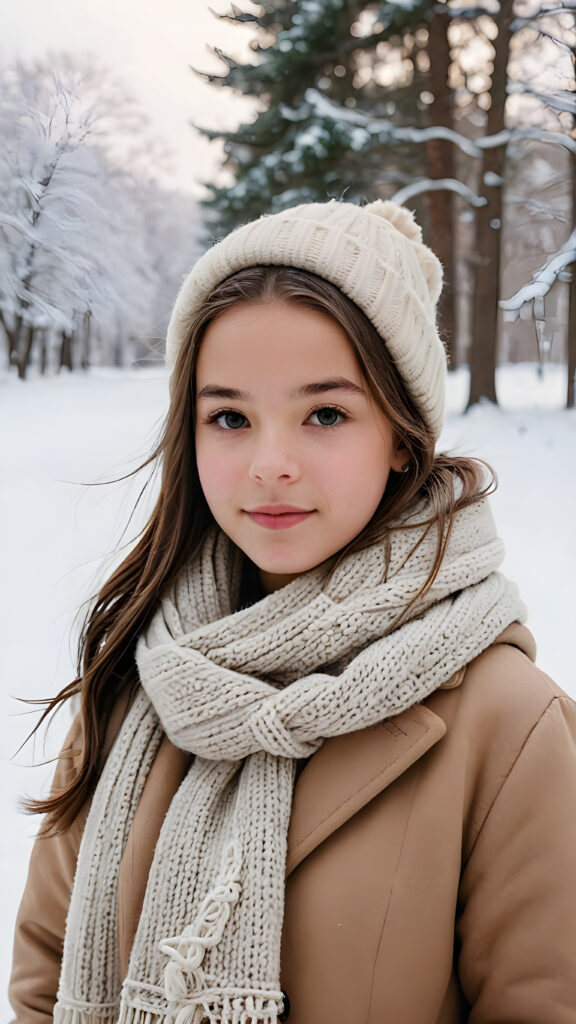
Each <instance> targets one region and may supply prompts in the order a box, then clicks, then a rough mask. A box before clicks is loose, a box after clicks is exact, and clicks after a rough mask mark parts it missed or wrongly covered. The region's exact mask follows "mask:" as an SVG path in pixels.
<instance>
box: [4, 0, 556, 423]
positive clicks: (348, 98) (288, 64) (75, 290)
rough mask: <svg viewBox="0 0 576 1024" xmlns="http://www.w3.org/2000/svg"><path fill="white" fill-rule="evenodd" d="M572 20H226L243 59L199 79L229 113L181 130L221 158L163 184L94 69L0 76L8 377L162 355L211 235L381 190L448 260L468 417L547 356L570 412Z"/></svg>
mask: <svg viewBox="0 0 576 1024" xmlns="http://www.w3.org/2000/svg"><path fill="white" fill-rule="evenodd" d="M202 6H204V5H202ZM575 13H576V3H575V0H563V2H561V3H558V4H554V3H550V2H545V3H542V2H538V0H500V2H498V0H487V2H485V3H484V4H480V5H478V4H474V3H472V0H462V2H456V0H450V2H439V3H429V2H422V0H388V2H385V3H365V2H358V0H300V2H295V0H267V2H266V3H263V4H262V5H255V4H253V3H251V2H246V3H241V4H233V5H232V6H231V7H229V8H224V7H221V9H220V14H219V15H218V16H215V22H216V21H219V22H220V23H223V22H225V23H226V24H227V25H228V26H234V27H235V28H236V29H237V30H238V46H237V48H235V49H234V51H233V52H232V51H230V52H224V51H223V50H222V49H219V48H218V47H213V48H212V59H213V61H214V60H215V65H214V64H213V65H212V66H213V67H214V66H215V68H216V69H215V70H212V71H208V72H205V73H204V74H202V69H201V68H200V69H198V74H199V75H200V77H201V78H202V79H203V81H204V83H205V84H208V85H209V86H211V88H212V90H214V91H217V90H219V91H221V92H225V93H227V94H228V95H231V96H234V97H238V96H240V97H242V98H243V100H244V106H243V107H242V114H243V115H244V116H243V117H240V118H239V121H240V123H235V124H234V126H233V127H232V128H231V129H229V130H224V129H223V128H222V127H220V126H217V127H211V126H209V125H208V124H206V123H205V122H204V123H201V121H200V119H199V120H198V121H197V123H196V124H195V126H194V129H193V128H192V126H191V127H190V132H191V133H192V131H193V130H195V132H196V136H197V137H199V136H204V137H205V138H206V139H209V140H212V141H213V142H214V143H215V144H216V147H217V148H216V154H217V156H216V164H217V166H216V170H215V173H214V174H211V176H210V180H209V181H206V180H204V181H199V180H198V178H194V175H193V174H191V175H190V178H191V181H190V185H191V186H192V191H181V190H176V189H174V188H171V189H168V188H166V187H165V184H163V182H162V174H161V171H162V166H163V163H164V162H165V157H164V154H163V152H162V145H161V143H160V142H159V141H158V140H156V139H154V138H153V137H152V135H151V133H150V131H149V129H148V128H147V126H146V122H145V117H144V115H143V112H142V111H141V110H140V109H139V107H138V105H137V104H136V103H135V102H134V101H133V100H132V99H130V98H129V96H128V95H127V94H126V92H125V91H124V89H123V87H122V86H121V85H120V84H119V83H118V82H117V81H116V79H115V78H114V77H113V76H112V75H111V74H110V73H109V72H107V71H106V70H105V69H104V68H102V66H101V65H99V63H98V62H97V61H94V60H92V59H88V58H86V59H84V60H80V59H78V57H77V56H71V55H70V54H66V53H61V54H51V55H49V56H47V57H46V58H45V59H38V58H37V59H35V60H29V61H27V62H19V63H16V64H10V63H5V64H4V67H3V69H2V77H1V93H0V111H1V117H2V133H3V139H4V146H3V148H2V152H1V155H0V186H1V193H0V194H1V195H2V200H0V328H1V333H2V334H3V335H4V343H5V347H6V354H7V362H8V365H9V366H10V367H11V368H12V370H13V372H15V373H18V375H19V376H20V377H21V378H23V379H24V378H25V377H26V375H27V374H28V371H29V367H30V366H36V367H38V369H39V371H40V372H41V373H46V372H51V371H52V370H54V369H60V368H67V369H69V370H74V369H77V368H81V369H87V368H88V367H89V366H90V365H92V364H94V363H96V364H100V365H102V364H104V365H107V364H112V365H125V364H127V363H134V362H136V363H140V364H141V363H146V362H149V361H150V360H152V361H153V360H154V359H155V358H156V359H157V358H159V353H160V352H161V342H162V337H163V331H164V328H165V324H166V317H167V313H168V311H169V308H170V305H171V302H172V300H173V296H174V293H175V291H176V289H177V286H178V282H179V281H180V279H181V277H182V275H183V273H184V272H185V270H186V269H187V267H188V266H189V265H190V263H191V262H192V261H193V259H194V257H195V256H196V255H197V254H198V253H199V252H200V251H201V250H202V248H204V247H205V246H206V245H207V244H209V242H210V241H211V240H213V239H214V238H215V237H219V236H220V235H222V234H223V233H225V232H226V231H228V230H230V229H231V228H233V227H235V226H237V225H238V224H239V223H242V222H243V221H245V220H247V219H250V218H252V217H255V216H258V215H260V214H262V213H266V212H270V211H276V210H279V209H282V208H284V207H286V206H288V205H293V204H294V203H297V202H302V201H303V202H308V201H315V200H320V201H322V200H325V199H327V198H331V197H335V198H344V199H347V200H351V201H359V202H369V201H371V200H373V199H375V198H393V199H395V200H396V201H397V202H402V203H406V204H407V205H409V206H410V207H411V208H413V209H415V210H416V213H417V216H418V218H419V219H420V220H421V221H422V223H423V224H424V227H425V235H426V240H427V241H428V242H429V244H430V245H431V246H432V247H433V248H434V249H435V251H436V252H437V253H438V255H439V256H440V259H441V260H442V263H443V265H444V268H445V277H446V286H445V288H444V291H443V295H442V298H441V305H440V322H441V325H442V329H443V334H444V338H445V340H446V344H447V348H448V351H449V356H450V365H451V367H452V368H453V369H455V368H457V367H458V366H459V365H461V364H462V363H466V364H468V365H469V367H470V387H469V393H468V404H475V403H476V402H478V401H480V400H482V399H488V400H490V401H496V400H497V394H496V384H495V371H496V367H497V365H498V362H499V361H529V360H532V361H533V360H538V361H540V363H542V364H544V363H545V362H546V361H548V360H554V361H559V362H562V363H565V364H566V365H567V371H568V372H567V387H566V403H567V405H569V406H572V405H573V404H574V373H575V370H576V284H575V283H574V276H573V275H572V274H571V271H570V267H571V266H572V264H573V262H574V259H575V258H576V236H575V234H574V220H575V209H576V185H575V181H576V174H575V166H576V133H575V131H574V125H575V117H576V92H575V77H574V75H575V71H574V69H575V53H576V30H575V18H574V16H575ZM228 38H230V34H229V35H228ZM206 120H210V119H209V118H206ZM237 121H238V119H237ZM198 186H203V189H202V190H201V191H200V195H199V203H198V202H197V201H196V200H195V199H194V198H193V190H194V188H196V190H198Z"/></svg>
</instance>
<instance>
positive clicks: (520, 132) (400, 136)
mask: <svg viewBox="0 0 576 1024" xmlns="http://www.w3.org/2000/svg"><path fill="white" fill-rule="evenodd" d="M304 98H305V100H306V101H307V102H308V103H309V104H310V106H311V107H312V108H313V109H314V110H315V111H316V113H317V114H319V115H320V116H321V117H329V118H332V119H333V120H335V121H340V122H347V123H348V124H353V125H356V126H357V127H362V128H365V129H366V130H368V131H369V132H371V133H373V134H374V135H384V136H387V137H388V138H389V139H390V140H393V141H396V142H416V143H422V142H428V141H429V140H431V139H446V140H447V141H448V142H453V143H454V145H455V146H458V148H459V149H461V150H462V152H463V153H466V155H467V156H473V157H479V156H482V153H483V152H484V150H486V149H496V148H498V147H499V146H505V145H506V144H507V143H508V142H511V141H516V140H519V139H537V140H538V141H539V142H549V143H551V144H553V145H557V146H564V148H565V149H569V150H570V152H571V153H575V154H576V139H572V138H571V137H570V136H569V135H563V134H562V132H549V131H544V130H543V129H542V128H537V127H527V128H513V129H509V128H507V129H504V131H501V132H498V133H497V134H496V135H484V136H482V137H481V138H479V139H475V140H474V141H473V140H472V139H468V138H466V136H465V135H461V134H460V132H455V131H453V130H452V129H451V128H444V127H442V126H441V125H434V126H431V127H429V128H412V127H404V128H403V127H399V126H398V125H396V124H394V122H393V121H390V120H388V118H384V117H370V115H368V114H364V113H363V112H362V111H359V110H350V109H349V108H348V107H340V106H338V104H337V103H333V102H332V100H328V99H326V97H325V96H322V95H321V93H319V92H318V91H317V90H316V89H307V90H306V92H305V94H304Z"/></svg>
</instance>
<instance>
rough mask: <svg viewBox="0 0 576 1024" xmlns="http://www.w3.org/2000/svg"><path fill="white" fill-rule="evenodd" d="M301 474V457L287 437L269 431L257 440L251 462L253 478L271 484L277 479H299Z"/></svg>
mask: <svg viewBox="0 0 576 1024" xmlns="http://www.w3.org/2000/svg"><path fill="white" fill-rule="evenodd" d="M299 476H300V463H299V459H298V457H297V454H296V452H295V451H294V448H293V446H292V445H290V443H289V441H288V439H287V438H283V437H281V436H279V435H278V434H276V433H268V434H266V435H265V436H264V435H262V436H261V437H260V438H259V439H258V440H257V441H256V442H255V445H254V450H253V453H252V460H251V463H250V477H251V479H252V480H257V481H259V482H260V483H266V484H270V483H275V482H276V481H277V480H285V481H290V480H297V479H298V477H299Z"/></svg>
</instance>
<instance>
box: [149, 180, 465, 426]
mask: <svg viewBox="0 0 576 1024" xmlns="http://www.w3.org/2000/svg"><path fill="white" fill-rule="evenodd" d="M271 265H274V266H288V267H298V268H300V269H301V270H308V271H310V272H311V273H313V274H316V275H317V276H319V277H322V278H324V279H325V280H327V281H330V282H331V283H332V284H334V285H336V287H338V288H339V289H340V290H341V291H342V292H344V294H345V295H347V296H348V298H350V299H352V301H353V302H355V303H356V305H357V306H358V307H359V308H360V309H361V310H362V312H363V313H364V314H365V315H366V316H367V317H368V319H369V320H370V321H371V323H372V324H373V325H374V327H375V328H376V330H377V331H378V333H379V334H380V336H381V337H382V339H383V341H384V343H385V344H386V346H387V348H388V351H389V352H390V354H391V356H392V359H393V360H394V363H395V365H396V368H397V370H398V372H399V374H400V377H401V378H402V380H403V382H404V384H405V385H406V389H407V391H408V393H409V394H410V396H411V398H412V400H413V401H414V402H415V404H416V406H417V407H418V409H419V410H420V412H421V413H422V416H423V417H424V420H425V421H426V423H427V424H428V426H429V427H430V428H431V429H432V431H433V433H434V436H435V437H438V435H439V433H440V430H441V427H442V418H443V411H444V379H445V371H446V354H445V351H444V346H443V344H442V341H441V339H440V337H439V334H438V330H437V327H436V303H437V301H438V297H439V295H440V291H441V288H442V267H441V265H440V262H439V261H438V259H437V257H436V256H435V255H434V253H433V252H432V250H431V249H429V248H428V247H427V246H426V245H424V243H423V242H422V232H421V229H420V227H419V226H418V224H417V223H416V222H415V220H414V217H413V214H412V213H411V212H410V211H409V210H406V209H404V207H401V206H398V205H397V204H396V203H392V202H384V201H382V200H377V201H376V202H374V203H369V204H368V205H367V206H363V207H359V206H356V205H355V204H353V203H342V202H338V201H337V200H335V199H332V200H330V202H328V203H306V204H303V205H302V206H295V207H293V208H292V209H288V210H284V211H283V212H281V213H276V214H271V215H268V216H264V217H261V218H260V219H259V220H256V221H252V222H251V223H249V224H245V225H243V226H242V227H240V228H237V229H236V230H235V231H233V232H231V234H229V235H227V237H226V238H224V239H222V240H221V241H220V242H217V243H216V245H214V246H213V247H212V248H211V249H209V250H208V251H207V252H206V253H204V255H203V256H201V257H200V259H199V260H198V262H197V263H196V265H195V266H194V267H193V269H192V270H191V272H190V273H189V275H188V277H187V278H186V279H185V281H184V283H183V285H182V288H181V289H180V292H179V294H178V297H177V299H176V303H175V305H174V309H173V311H172V316H171V318H170V323H169V325H168V334H167V340H166V361H167V363H168V364H169V365H170V366H174V364H175V362H176V358H177V355H178V351H179V349H180V347H181V346H182V344H184V343H185V341H186V339H187V335H188V330H189V325H190V321H191V318H192V317H193V315H194V314H195V313H196V311H197V310H198V308H199V307H200V306H201V305H202V303H203V302H204V301H205V300H206V299H207V298H208V296H209V295H210V294H211V293H212V292H213V291H214V289H215V288H216V286H217V285H219V284H220V283H221V282H222V281H224V280H225V279H226V278H227V277H230V276H231V275H232V274H234V273H236V272H237V271H238V270H242V269H244V268H245V267H252V266H271Z"/></svg>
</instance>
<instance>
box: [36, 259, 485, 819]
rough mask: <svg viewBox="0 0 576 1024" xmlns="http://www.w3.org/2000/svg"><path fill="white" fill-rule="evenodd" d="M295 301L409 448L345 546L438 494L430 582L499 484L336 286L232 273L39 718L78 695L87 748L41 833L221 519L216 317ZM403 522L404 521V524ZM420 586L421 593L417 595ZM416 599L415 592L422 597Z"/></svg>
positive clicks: (205, 316)
mask: <svg viewBox="0 0 576 1024" xmlns="http://www.w3.org/2000/svg"><path fill="white" fill-rule="evenodd" d="M277 299H281V300H283V301H286V302H288V303H294V304H295V305H298V306H301V307H305V308H307V309H310V310H315V311H317V312H320V313H323V314H324V315H327V316H329V317H331V318H332V319H333V320H335V321H336V323H338V324H339V325H340V326H341V327H342V328H343V329H344V331H345V332H346V334H347V336H348V338H349V340H350V342H351V344H352V346H353V348H354V351H355V353H356V357H357V359H358V362H359V365H360V367H361V370H362V373H363V375H364V377H365V380H366V383H367V386H368V388H369V389H370V392H371V394H372V396H373V397H374V399H375V401H376V402H377V404H378V405H379V407H380V408H381V409H382V411H383V412H384V414H385V415H386V416H387V418H388V419H389V421H390V423H391V424H392V426H393V427H394V429H395V430H396V431H397V433H398V435H399V436H400V437H401V438H402V440H403V442H404V444H405V445H406V447H407V448H408V450H409V452H410V459H409V469H408V471H407V472H406V473H394V472H392V473H391V474H390V478H389V481H388V484H387V486H386V490H385V492H384V495H383V496H382V500H381V502H380V505H379V507H378V509H377V511H376V512H375V514H374V516H373V517H372V519H371V520H370V522H369V523H368V524H367V525H366V527H365V528H364V529H363V530H362V531H361V533H360V534H359V535H358V536H357V537H356V538H355V539H354V540H353V541H352V542H351V544H349V545H348V546H347V548H346V549H345V550H343V551H342V552H340V553H339V554H338V558H337V561H338V562H339V561H340V559H341V558H343V557H344V556H345V555H346V554H348V553H349V552H351V551H358V550H361V549H362V548H365V547H367V546H369V545H371V544H374V543H375V542H384V543H388V542H389V537H390V526H391V524H392V523H393V521H394V520H395V519H397V517H398V515H399V513H400V512H403V513H404V512H408V511H410V509H411V507H412V506H415V505H416V504H417V503H418V502H419V501H420V499H421V498H422V497H424V496H425V497H427V498H428V499H429V500H430V507H431V508H432V513H431V515H430V518H429V519H428V520H426V524H427V526H428V528H429V529H432V528H434V529H435V530H436V531H437V537H438V541H437V550H436V557H435V560H434V565H433V567H432V569H431V572H430V575H429V577H428V580H427V581H426V583H425V585H424V587H423V590H422V591H421V593H423V592H425V591H427V590H428V589H429V588H430V587H431V586H432V583H433V581H434V578H435V576H436V574H437V572H438V569H439V567H440V564H441V562H442V558H443V555H444V552H445V549H446V545H447V543H448V539H449V535H450V530H451V526H452V521H453V517H454V514H455V512H456V511H457V510H458V509H459V508H462V507H464V506H466V505H469V504H471V503H472V502H475V501H478V500H479V499H480V498H481V497H483V496H484V495H485V494H486V493H487V492H488V491H489V490H490V488H491V487H492V484H493V476H492V475H489V476H488V477H487V473H486V466H485V464H484V463H481V462H480V461H479V460H476V459H467V458H462V457H458V456H448V455H435V453H434V437H433V435H432V433H431V430H430V428H429V427H428V426H427V425H426V423H425V422H424V420H423V419H422V416H421V414H420V413H419V411H418V409H417V408H416V406H415V405H414V403H413V401H412V400H411V398H410V396H409V395H408V393H407V391H406V389H405V387H404V385H403V383H402V381H401V379H400V377H399V375H398V372H397V370H396V367H395V365H394V363H393V362H392V359H391V357H390V355H389V353H388V349H387V347H386V346H385V345H384V344H383V343H382V339H381V337H380V336H379V334H378V333H377V331H376V329H375V328H374V327H373V326H372V324H371V323H370V321H369V320H368V319H367V317H366V316H365V315H364V314H363V313H362V312H361V310H360V309H358V307H357V306H356V305H355V304H354V303H353V302H352V301H351V300H350V299H348V298H347V297H346V296H345V295H344V294H343V293H342V292H340V291H339V289H338V288H336V287H335V286H334V285H332V284H329V283H328V282H327V281H325V280H324V279H323V278H320V277H317V276H316V275H314V274H310V273H308V272H307V271H303V270H299V269H296V268H292V267H250V268H247V269H244V270H241V271H238V272H237V273H235V274H233V275H232V276H231V277H229V278H227V279H226V280H225V281H223V282H222V283H221V284H220V285H218V287H217V288H216V289H215V290H214V292H213V293H212V295H210V296H209V298H208V299H207V300H206V301H205V302H204V303H203V304H202V306H201V308H200V309H199V310H198V311H197V312H196V313H194V315H193V316H191V318H190V322H189V324H188V328H187V339H188V340H187V343H186V344H185V345H183V346H182V348H181V350H180V352H179V355H178V358H177V362H176V366H175V368H174V371H173V374H172V379H171V401H170V408H169V411H168V415H167V418H166V422H165V425H164V429H163V432H162V435H161V437H160V440H159V442H158V444H157V445H156V448H155V449H154V451H153V452H152V454H151V455H150V458H149V459H147V460H146V462H145V463H144V466H149V465H156V464H158V463H159V462H160V464H161V466H162V480H161V487H160V492H159V495H158V499H157V501H156V505H155V507H154V510H153V512H152V515H151V516H150V519H149V521H148V523H147V525H146V526H145V528H144V530H143V531H142V534H141V536H140V538H139V540H138V541H137V543H136V545H135V546H134V548H133V550H132V551H131V552H130V554H129V555H128V556H127V557H126V558H125V559H124V561H123V562H122V563H121V565H120V566H119V567H118V568H117V569H116V570H115V572H113V573H112V575H111V576H110V578H109V579H108V580H107V582H106V583H105V584H104V586H103V587H102V589H101V590H100V592H99V594H98V595H97V597H96V599H95V601H94V604H93V607H92V609H91V611H90V612H89V614H88V615H87V617H86V621H85V623H84V628H83V630H82V634H81V638H80V645H79V655H78V676H77V678H76V679H74V680H73V681H72V682H71V683H70V684H69V685H68V686H66V687H64V689H62V690H61V691H60V693H58V694H57V695H56V696H55V697H54V698H52V699H48V700H46V701H44V702H42V703H44V704H45V709H44V711H43V712H42V715H41V717H40V721H39V722H38V726H37V727H36V728H38V727H39V726H40V725H41V724H42V722H43V721H44V720H45V719H46V717H47V716H48V715H51V714H52V713H53V712H54V711H55V710H56V709H57V708H58V707H59V706H60V705H61V704H62V703H63V702H64V701H66V700H68V699H69V698H70V697H72V696H73V695H74V694H80V697H81V716H82V725H83V748H82V751H81V761H80V766H79V770H78V772H77V773H76V776H75V778H74V780H73V781H72V782H71V783H70V784H69V785H68V787H67V788H65V789H63V790H62V791H60V792H58V793H53V794H52V795H51V796H50V797H48V798H47V799H45V800H29V801H27V802H26V804H25V806H26V807H27V809H28V810H29V811H31V812H33V813H46V814H47V817H46V819H45V822H44V826H43V832H44V833H47V832H57V831H62V830H64V829H66V828H68V827H69V825H70V824H71V823H72V821H73V820H74V818H75V817H76V815H77V814H78V812H79V811H80V809H81V807H82V806H83V804H84V803H85V801H86V800H87V799H88V798H89V797H90V796H91V794H92V792H93V790H94V788H95V785H96V782H97V780H98V776H99V773H100V770H101V761H102V751H103V747H104V741H105V736H106V730H107V726H108V722H109V720H110V714H111V711H112V708H113V706H114V704H115V702H116V700H117V699H118V697H119V696H120V694H121V693H125V692H126V690H127V689H128V688H130V687H135V686H136V685H137V675H136V667H135V662H134V648H135V644H136V639H137V637H138V635H139V633H140V632H141V631H142V630H143V629H144V627H145V626H146V624H147V623H148V621H149V620H150V617H151V615H152V613H153V611H154V609H155V607H156V604H157V601H158V598H159V596H160V595H161V593H162V592H163V590H164V589H165V587H166V586H167V585H168V584H169V583H170V582H171V581H172V580H174V578H175V577H176V576H177V575H178V574H179V573H180V571H181V570H182V568H183V566H184V565H185V564H186V563H187V562H188V561H189V560H190V559H193V558H194V557H195V555H196V553H197V552H198V550H199V548H200V546H201V544H202V541H203V538H204V535H205V532H206V529H207V528H208V526H209V525H210V524H211V523H212V522H213V518H212V515H211V513H210V510H209V508H208V505H207V503H206V500H205V498H204V495H203V493H202V488H201V486H200V480H199V477H198V470H197V466H196V458H195V451H194V428H195V371H196V362H197V358H198V352H199V348H200V344H201V342H202V337H203V334H204V331H205V330H206V327H207V326H208V324H210V323H212V322H213V321H214V320H215V319H216V318H217V317H219V316H220V315H221V314H222V313H224V312H225V311H226V310H227V309H230V307H231V306H233V305H235V304H236V303H238V302H272V301H274V300H277ZM395 528H396V527H395ZM418 596H420V595H417V597H418ZM416 599H417V598H415V599H414V600H416Z"/></svg>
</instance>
